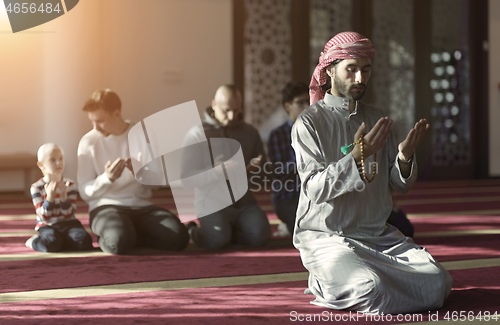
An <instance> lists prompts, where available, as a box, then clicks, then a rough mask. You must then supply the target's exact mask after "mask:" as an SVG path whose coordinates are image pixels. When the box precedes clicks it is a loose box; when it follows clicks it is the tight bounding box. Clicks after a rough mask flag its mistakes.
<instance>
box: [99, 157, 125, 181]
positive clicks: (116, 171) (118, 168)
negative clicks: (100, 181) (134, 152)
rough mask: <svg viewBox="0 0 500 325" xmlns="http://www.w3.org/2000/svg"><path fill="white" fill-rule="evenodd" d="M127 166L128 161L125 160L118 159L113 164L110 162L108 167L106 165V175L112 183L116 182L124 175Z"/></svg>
mask: <svg viewBox="0 0 500 325" xmlns="http://www.w3.org/2000/svg"><path fill="white" fill-rule="evenodd" d="M125 165H126V160H125V159H123V158H116V160H115V161H114V162H113V163H111V161H109V160H108V162H107V163H106V165H104V173H105V174H106V176H108V178H109V180H110V181H112V182H114V181H115V180H116V179H118V178H119V177H120V176H121V175H122V172H123V169H124V168H125Z"/></svg>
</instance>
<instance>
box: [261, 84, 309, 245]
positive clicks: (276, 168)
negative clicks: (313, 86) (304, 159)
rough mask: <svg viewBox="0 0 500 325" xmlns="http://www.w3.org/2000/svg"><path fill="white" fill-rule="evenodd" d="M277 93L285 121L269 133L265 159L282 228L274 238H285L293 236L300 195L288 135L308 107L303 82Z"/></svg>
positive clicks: (298, 181)
mask: <svg viewBox="0 0 500 325" xmlns="http://www.w3.org/2000/svg"><path fill="white" fill-rule="evenodd" d="M281 93H282V96H283V100H282V103H283V108H284V109H285V110H286V111H287V113H288V119H287V120H286V122H285V123H283V124H282V125H280V126H279V127H277V128H276V129H274V130H273V131H271V134H270V136H269V141H268V155H269V160H270V162H271V163H272V164H273V169H272V170H273V181H272V183H271V188H272V200H273V207H274V211H275V212H276V214H277V215H278V218H280V219H281V220H282V221H283V222H284V224H286V228H285V227H283V226H281V225H279V226H278V235H281V236H285V235H290V234H291V233H293V227H294V225H295V213H296V211H297V205H298V202H299V193H300V179H299V175H298V173H297V168H296V162H295V152H294V150H293V148H292V145H291V143H292V140H291V136H290V133H291V130H292V125H293V123H294V122H295V120H296V119H297V116H298V115H299V114H300V113H301V112H302V111H303V110H304V109H305V108H307V107H308V106H309V87H308V86H307V84H305V83H303V82H300V81H292V82H289V83H287V84H286V85H285V87H284V88H283V90H282V91H281Z"/></svg>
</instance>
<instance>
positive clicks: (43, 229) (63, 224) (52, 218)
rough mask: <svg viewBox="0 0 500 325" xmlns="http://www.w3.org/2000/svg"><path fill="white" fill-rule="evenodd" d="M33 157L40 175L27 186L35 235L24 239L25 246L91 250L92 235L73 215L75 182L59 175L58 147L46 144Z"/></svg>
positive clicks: (61, 168) (61, 161)
mask: <svg viewBox="0 0 500 325" xmlns="http://www.w3.org/2000/svg"><path fill="white" fill-rule="evenodd" d="M37 157H38V163H37V166H38V167H39V168H40V170H41V171H42V173H43V175H44V176H43V177H42V178H40V179H39V180H38V181H37V182H35V183H34V184H33V185H31V189H30V192H31V198H32V200H33V205H34V206H35V210H36V219H37V223H36V227H35V230H37V231H38V234H37V235H34V236H33V237H31V238H30V239H28V240H27V241H26V246H27V247H29V248H32V249H34V250H36V251H39V252H59V251H62V250H90V249H92V248H93V246H92V238H91V237H90V235H89V234H88V233H87V231H85V229H84V228H83V226H82V224H81V223H80V221H78V219H76V218H75V212H76V197H77V190H76V185H75V183H74V182H73V181H72V180H70V179H68V178H66V177H63V176H62V173H63V171H64V153H63V150H62V148H61V147H59V146H58V145H56V144H54V143H46V144H44V145H42V146H41V147H40V148H39V149H38V154H37Z"/></svg>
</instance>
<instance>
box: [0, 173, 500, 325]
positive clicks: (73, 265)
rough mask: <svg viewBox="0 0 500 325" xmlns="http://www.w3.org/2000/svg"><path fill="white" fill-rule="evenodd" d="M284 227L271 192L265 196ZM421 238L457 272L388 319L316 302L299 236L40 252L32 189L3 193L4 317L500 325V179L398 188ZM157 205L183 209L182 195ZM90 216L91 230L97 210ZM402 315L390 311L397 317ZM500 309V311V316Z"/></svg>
mask: <svg viewBox="0 0 500 325" xmlns="http://www.w3.org/2000/svg"><path fill="white" fill-rule="evenodd" d="M257 198H258V201H259V204H260V206H261V207H262V208H263V209H264V210H265V211H266V212H267V213H268V217H269V220H270V221H271V223H272V225H273V228H276V225H277V223H278V220H277V218H276V216H275V215H274V214H273V213H272V207H271V203H270V197H269V194H268V193H257ZM395 199H396V201H397V203H398V205H399V206H400V207H402V208H403V210H404V211H406V212H407V213H408V215H409V217H410V220H411V221H412V223H413V225H414V226H415V236H414V240H415V242H417V243H418V244H419V245H421V246H424V247H425V248H426V249H427V250H428V251H429V252H430V253H431V254H432V255H433V256H434V258H435V259H436V260H438V261H439V262H442V264H443V265H444V266H445V267H446V268H447V269H448V270H449V271H450V273H451V274H452V276H453V278H454V286H453V291H452V294H451V295H450V297H449V299H448V300H447V301H446V303H445V305H444V306H443V308H441V309H440V310H438V311H430V312H427V311H426V312H423V313H420V314H408V315H386V316H384V317H382V318H374V317H371V318H370V317H369V316H363V315H357V314H353V313H348V312H341V311H333V310H327V309H324V308H320V307H317V306H314V305H311V304H309V301H310V300H312V299H311V296H309V295H304V294H303V290H304V289H305V287H306V284H307V281H306V279H307V272H306V270H305V269H304V267H303V266H302V263H301V261H300V257H299V254H298V251H297V250H296V249H294V248H293V246H292V245H291V238H290V237H285V238H272V239H271V240H270V241H269V243H268V244H267V245H266V246H265V247H261V248H248V247H237V246H234V247H230V248H228V249H225V250H223V251H219V252H212V251H207V250H203V249H199V248H197V247H195V246H194V245H192V244H190V245H189V247H188V248H187V249H186V250H185V251H183V252H176V253H163V252H159V251H152V250H137V251H136V252H134V254H133V255H127V256H110V255H106V254H104V253H102V252H101V251H100V250H99V249H98V247H97V243H96V242H95V237H94V246H95V250H94V251H92V252H85V253H72V252H64V253H47V254H45V253H38V252H34V251H32V250H30V249H28V248H26V247H25V246H24V242H25V241H26V239H27V238H29V236H31V235H32V234H33V233H34V231H33V230H32V229H33V227H34V220H35V218H34V215H33V212H34V211H33V207H32V205H31V202H30V199H29V198H27V197H26V196H24V195H23V194H22V193H2V194H0V270H1V272H2V273H1V274H2V277H1V281H0V324H187V325H190V324H218V325H224V324H245V325H246V324H294V323H304V324H324V323H339V324H380V323H382V324H410V323H419V324H427V323H428V324H453V323H456V324H458V323H460V324H463V323H470V324H483V323H488V324H490V323H493V322H494V323H496V322H497V321H500V319H499V320H496V319H495V318H494V317H492V316H491V315H494V314H495V313H496V314H497V315H498V314H499V313H500V180H481V181H456V182H439V183H434V182H421V183H418V184H417V186H416V187H415V188H414V189H413V190H412V191H411V192H410V193H409V194H407V195H404V196H403V195H396V196H395ZM154 202H155V203H156V204H158V205H161V206H164V207H166V208H169V209H171V210H173V209H174V208H175V206H174V204H173V200H172V198H171V195H170V192H169V191H167V190H160V191H157V192H155V196H154ZM78 209H79V210H78V212H79V213H78V218H79V219H80V220H81V221H82V223H83V224H84V226H86V227H88V215H87V208H86V206H85V204H84V203H83V202H81V201H80V202H79V204H78ZM389 317H390V318H389ZM498 318H500V316H499V317H498Z"/></svg>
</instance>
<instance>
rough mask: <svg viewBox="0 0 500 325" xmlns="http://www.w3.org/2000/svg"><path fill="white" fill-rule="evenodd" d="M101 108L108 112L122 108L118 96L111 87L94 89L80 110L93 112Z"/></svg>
mask: <svg viewBox="0 0 500 325" xmlns="http://www.w3.org/2000/svg"><path fill="white" fill-rule="evenodd" d="M100 108H102V109H103V110H105V111H106V112H108V113H112V112H114V111H115V110H117V109H121V108H122V102H121V100H120V97H118V95H117V94H116V93H115V92H114V91H112V90H111V89H101V90H96V91H94V93H93V94H92V96H90V98H89V99H88V100H87V101H86V102H85V105H84V106H83V108H82V110H83V111H84V112H94V111H96V110H98V109H100Z"/></svg>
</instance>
